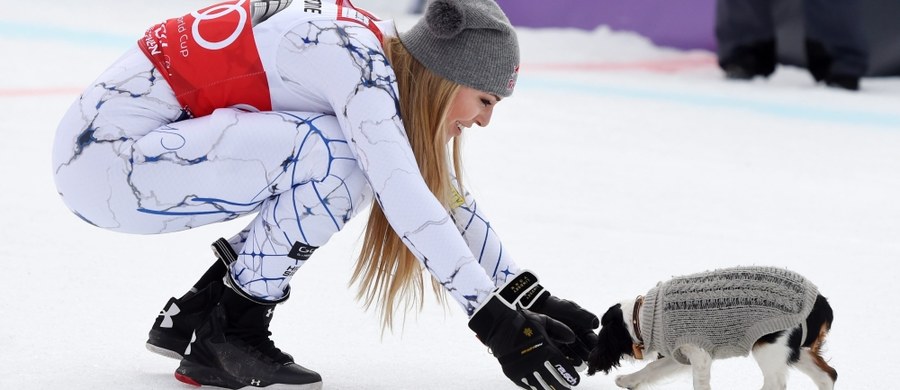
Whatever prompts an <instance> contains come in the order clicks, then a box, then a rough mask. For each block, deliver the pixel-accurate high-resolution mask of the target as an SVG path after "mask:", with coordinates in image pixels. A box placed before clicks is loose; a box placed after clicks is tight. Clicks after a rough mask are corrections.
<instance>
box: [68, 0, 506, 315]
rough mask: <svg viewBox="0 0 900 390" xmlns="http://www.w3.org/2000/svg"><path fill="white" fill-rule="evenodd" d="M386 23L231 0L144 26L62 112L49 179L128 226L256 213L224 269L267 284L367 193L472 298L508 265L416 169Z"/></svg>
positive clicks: (456, 290)
mask: <svg viewBox="0 0 900 390" xmlns="http://www.w3.org/2000/svg"><path fill="white" fill-rule="evenodd" d="M272 4H276V5H278V7H269V9H265V7H263V6H267V7H268V6H271V5H272ZM273 10H277V11H278V12H273ZM382 34H387V35H392V36H393V35H395V34H396V32H395V29H394V26H393V24H392V23H391V22H390V21H380V20H377V19H376V18H374V17H373V16H372V15H370V14H368V13H366V12H364V11H362V10H358V9H356V8H353V7H352V5H350V4H349V2H347V1H341V0H338V1H337V3H336V4H335V3H333V2H321V3H320V2H310V1H306V2H303V1H293V2H291V1H287V0H280V1H279V0H269V1H265V0H253V1H251V0H233V1H228V2H225V3H220V4H217V5H214V6H210V7H207V8H204V9H201V10H198V11H195V12H192V13H191V14H188V15H185V16H184V17H181V18H173V19H169V20H167V21H166V22H163V23H160V24H159V25H156V26H153V27H151V28H150V29H148V31H147V34H146V36H145V37H143V38H141V39H140V40H139V41H138V45H137V47H135V48H133V49H131V50H130V51H128V52H126V53H125V54H124V55H123V56H122V57H121V58H119V59H118V60H117V61H116V62H115V63H114V64H113V65H112V66H110V67H109V69H107V70H106V71H105V72H104V73H103V74H102V75H101V76H100V77H99V78H98V79H97V80H96V81H94V82H93V83H92V84H91V85H90V86H89V87H88V88H87V89H86V90H85V91H84V92H83V93H82V95H81V96H80V97H79V98H78V100H77V101H75V102H74V103H73V105H72V106H71V108H70V109H69V110H68V112H67V113H66V114H65V116H64V118H63V119H62V121H61V123H60V125H59V128H58V130H57V134H56V138H55V141H54V146H53V170H54V172H53V173H54V176H55V181H56V185H57V189H58V192H59V194H60V195H61V196H62V198H63V200H64V202H65V203H66V205H67V206H68V207H69V209H71V210H72V211H73V212H74V213H75V214H76V215H78V216H79V217H80V218H82V219H83V220H85V221H86V222H88V223H91V224H93V225H95V226H98V227H102V228H105V229H110V230H115V231H121V232H128V233H138V234H156V233H166V232H175V231H181V230H185V229H189V228H192V227H196V226H200V225H205V224H210V223H215V222H221V221H228V220H232V219H234V218H237V217H240V216H244V215H250V214H255V215H254V217H253V220H252V221H251V222H250V224H249V226H247V227H246V229H244V230H243V231H241V232H240V233H238V234H236V235H235V236H233V237H231V239H230V240H229V242H230V243H231V245H232V247H233V248H234V249H235V252H237V254H238V259H237V261H236V262H235V263H233V264H232V266H231V269H230V272H231V277H232V278H233V280H234V281H235V282H236V284H237V285H238V286H239V287H240V288H241V289H242V290H244V291H245V292H246V293H248V294H250V295H251V296H253V297H255V298H258V299H261V300H269V301H274V300H278V299H280V298H283V297H284V294H285V292H286V289H287V287H288V283H289V281H290V279H291V276H293V275H294V272H296V270H297V269H298V268H299V267H300V266H302V265H303V264H304V263H305V261H306V260H307V256H298V255H297V253H292V251H291V250H292V248H294V249H296V247H297V246H301V247H304V248H306V247H319V246H322V245H324V244H325V243H326V242H327V241H328V239H329V238H330V237H331V236H332V235H333V234H334V233H336V232H337V231H339V230H341V229H342V228H343V227H344V224H345V223H346V222H347V221H348V220H350V219H351V218H352V217H353V216H355V215H356V214H357V213H359V212H360V211H361V210H363V209H364V208H365V207H367V206H368V205H370V204H371V203H372V201H373V199H374V200H375V201H378V202H379V203H380V205H381V207H382V209H383V210H384V214H385V215H386V217H387V219H388V221H389V223H390V225H391V226H392V227H393V229H394V230H395V231H396V232H397V233H398V234H399V235H400V237H401V238H402V240H403V242H404V243H405V244H406V245H407V247H408V248H409V249H410V250H411V251H412V253H413V254H415V255H416V257H417V258H418V259H419V260H421V261H422V263H423V264H424V266H425V267H426V269H427V270H428V271H429V272H430V273H431V274H432V275H433V276H434V277H435V278H436V279H437V280H438V281H439V282H440V283H441V284H442V285H443V286H444V287H445V288H446V290H447V292H448V293H449V294H450V295H451V296H452V297H453V298H454V299H455V300H456V301H457V302H459V304H460V305H461V306H462V307H463V308H464V309H465V310H466V311H467V313H469V314H470V315H471V314H472V313H473V312H474V310H475V309H476V308H477V307H478V306H480V304H481V303H482V302H483V301H484V300H485V299H486V298H487V297H488V295H489V294H490V293H491V291H492V290H493V289H494V288H495V287H496V286H499V285H502V284H503V283H504V282H505V281H506V280H507V278H509V277H510V276H511V275H515V274H516V273H518V272H519V268H518V267H517V266H516V264H515V263H514V262H513V261H512V259H511V258H510V256H509V255H508V254H507V252H506V251H505V250H504V249H503V246H502V244H501V242H500V240H499V239H498V237H497V235H496V233H495V232H494V231H493V229H492V228H491V225H490V223H489V221H488V219H487V218H485V216H484V214H483V212H482V210H481V208H480V207H479V206H478V204H477V203H476V202H475V200H474V199H473V198H472V197H471V196H470V194H468V193H464V194H463V196H462V198H463V199H460V200H459V201H458V202H456V203H454V204H453V205H452V207H451V210H450V212H449V213H448V211H447V209H446V208H445V207H443V206H442V205H441V204H440V203H439V202H438V201H437V199H436V198H435V197H434V196H433V195H432V193H431V192H430V191H429V189H428V187H427V186H426V184H425V182H424V180H423V179H422V176H421V174H420V173H419V170H418V168H417V165H416V161H415V157H414V156H413V153H412V149H411V148H410V146H409V142H408V140H407V138H406V133H405V130H404V127H403V123H402V121H401V119H400V112H399V100H398V96H397V85H396V79H395V77H394V72H393V69H392V68H391V67H390V65H389V64H388V63H387V60H386V59H385V56H384V52H383V49H382V46H381V38H382ZM295 252H296V250H295Z"/></svg>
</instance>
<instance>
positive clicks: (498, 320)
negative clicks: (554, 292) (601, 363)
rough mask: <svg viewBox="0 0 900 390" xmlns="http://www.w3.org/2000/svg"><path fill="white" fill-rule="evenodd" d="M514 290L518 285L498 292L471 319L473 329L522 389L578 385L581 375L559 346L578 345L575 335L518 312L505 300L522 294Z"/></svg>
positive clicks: (551, 322) (542, 318) (553, 323)
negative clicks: (506, 297) (575, 343)
mask: <svg viewBox="0 0 900 390" xmlns="http://www.w3.org/2000/svg"><path fill="white" fill-rule="evenodd" d="M510 289H516V286H515V285H513V284H512V283H510V284H508V285H507V286H504V287H503V288H502V289H500V290H498V291H495V292H494V293H493V294H492V295H491V297H490V299H488V300H487V301H486V302H485V303H484V304H483V305H482V306H481V307H480V308H479V309H478V311H476V312H475V314H474V315H473V316H472V318H471V319H470V320H469V328H470V329H472V330H473V331H475V334H476V335H478V338H479V339H480V340H481V342H482V343H484V345H487V346H488V348H490V350H491V352H492V353H493V354H494V357H496V358H497V360H498V361H500V366H501V367H503V373H504V374H505V375H506V377H508V378H509V379H510V380H512V381H513V383H515V384H516V385H518V386H519V387H521V388H524V389H538V390H552V389H555V390H561V389H565V388H570V387H574V386H577V385H578V382H579V381H580V377H579V376H578V372H577V371H575V367H573V366H572V364H571V363H570V362H569V359H567V358H566V356H565V355H564V354H563V353H562V352H561V351H560V349H559V347H558V346H559V345H565V344H571V343H573V342H575V340H576V336H575V333H573V332H572V330H571V329H569V327H567V326H566V325H564V324H563V323H561V322H559V321H557V320H554V319H552V318H550V317H547V316H545V315H543V314H538V313H534V312H531V311H528V310H524V309H517V308H516V306H515V305H514V304H513V303H511V302H510V301H508V300H506V299H504V298H503V297H504V296H512V295H516V296H517V295H519V294H517V293H514V292H511V291H510Z"/></svg>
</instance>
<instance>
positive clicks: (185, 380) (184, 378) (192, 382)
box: [175, 372, 200, 387]
mask: <svg viewBox="0 0 900 390" xmlns="http://www.w3.org/2000/svg"><path fill="white" fill-rule="evenodd" d="M175 379H177V380H178V381H179V382H182V383H187V384H189V385H191V386H195V387H200V384H199V383H197V381H195V380H193V379H191V378H190V377H188V376H185V375H181V374H179V373H177V372H176V373H175Z"/></svg>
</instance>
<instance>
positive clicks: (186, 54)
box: [138, 0, 272, 117]
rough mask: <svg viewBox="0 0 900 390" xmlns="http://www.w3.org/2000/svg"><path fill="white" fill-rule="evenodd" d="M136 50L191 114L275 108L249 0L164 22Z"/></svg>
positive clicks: (145, 37) (150, 30)
mask: <svg viewBox="0 0 900 390" xmlns="http://www.w3.org/2000/svg"><path fill="white" fill-rule="evenodd" d="M138 46H140V48H141V50H142V51H143V52H144V54H145V55H147V58H149V59H150V61H152V62H153V64H154V65H155V66H156V68H157V69H158V70H159V71H160V72H161V73H162V74H163V77H165V79H166V81H168V82H169V85H171V87H172V90H173V91H175V97H176V98H177V99H178V102H179V103H181V105H182V106H183V107H184V108H185V109H186V110H187V111H188V112H189V113H190V114H191V115H192V116H195V117H197V116H204V115H208V114H210V113H212V112H213V110H215V109H217V108H224V107H232V106H238V107H240V108H244V109H247V110H251V111H270V110H272V99H271V97H270V96H269V83H268V80H267V79H266V73H265V72H264V71H263V65H262V61H261V60H260V59H259V53H258V51H257V49H256V45H255V43H254V39H253V29H252V24H251V18H250V1H249V0H236V1H226V2H223V3H219V4H215V5H211V6H209V7H206V8H203V9H200V10H197V11H194V12H191V13H190V14H187V15H185V16H182V17H180V18H174V19H169V20H166V21H165V22H163V23H160V24H157V25H155V26H153V27H150V28H149V29H148V30H147V32H146V33H145V34H144V37H143V38H141V39H140V40H139V41H138Z"/></svg>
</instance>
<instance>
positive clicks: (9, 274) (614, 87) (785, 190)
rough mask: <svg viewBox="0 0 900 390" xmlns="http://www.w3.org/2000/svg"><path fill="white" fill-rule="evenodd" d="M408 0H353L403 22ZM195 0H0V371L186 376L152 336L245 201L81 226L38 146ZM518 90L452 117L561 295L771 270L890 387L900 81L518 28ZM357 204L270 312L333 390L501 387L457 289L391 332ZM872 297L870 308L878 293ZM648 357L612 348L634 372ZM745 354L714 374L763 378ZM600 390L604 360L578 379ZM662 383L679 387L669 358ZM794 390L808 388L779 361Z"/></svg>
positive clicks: (169, 380)
mask: <svg viewBox="0 0 900 390" xmlns="http://www.w3.org/2000/svg"><path fill="white" fill-rule="evenodd" d="M401 3H405V2H388V1H387V0H383V1H379V0H368V1H364V0H358V1H357V5H359V6H361V7H370V8H372V9H375V10H379V9H383V10H386V11H387V12H382V13H381V15H382V16H383V17H390V16H394V17H397V18H398V22H399V25H400V27H401V29H405V28H406V27H408V26H409V25H411V23H412V22H413V21H414V20H415V19H414V17H411V16H409V15H404V14H403V10H404V9H405V7H406V5H405V4H401ZM204 4H206V2H204V1H198V0H190V1H178V2H176V1H160V2H154V3H148V2H144V1H137V0H118V1H112V0H85V1H78V2H62V1H58V2H54V1H51V2H43V3H41V2H38V3H35V2H23V1H13V0H0V9H3V11H2V13H0V52H2V53H3V54H2V57H3V58H4V60H3V61H0V75H2V76H0V118H2V119H0V135H2V142H0V167H2V168H0V175H2V176H0V177H2V183H3V184H2V186H3V187H2V188H3V189H2V191H0V205H2V208H0V216H2V224H0V237H4V238H5V240H4V243H3V244H2V245H0V260H2V269H3V271H4V272H3V277H2V281H0V286H2V287H0V293H2V297H0V389H74V390H84V389H119V388H127V389H186V388H188V387H187V386H186V385H183V384H181V383H179V382H176V381H175V380H174V379H173V376H172V373H173V370H174V369H175V367H176V366H177V361H174V360H169V359H165V358H162V357H159V356H157V355H154V354H151V353H149V352H147V351H145V350H144V345H143V344H144V340H145V338H146V334H147V333H146V332H147V330H148V329H149V327H150V325H151V324H152V322H153V320H154V317H155V316H156V314H157V313H158V311H159V310H160V309H161V308H162V305H163V304H164V303H165V301H166V299H168V298H169V296H171V295H180V294H182V293H183V292H184V291H185V290H186V289H187V288H188V287H189V286H190V285H191V284H192V283H193V282H194V280H195V279H196V278H197V277H198V276H199V275H200V274H201V273H202V272H203V271H204V270H205V269H206V267H207V266H208V264H209V263H210V262H211V261H212V256H211V253H210V251H209V249H208V248H209V243H210V242H212V241H213V240H214V239H215V238H217V237H220V236H230V235H231V234H232V233H234V232H235V231H236V230H237V229H239V228H240V227H241V226H243V225H244V224H245V223H246V220H238V221H233V222H231V223H227V224H220V225H213V226H207V227H203V228H198V229H195V230H192V231H189V232H184V233H178V234H170V235H161V236H136V235H125V234H119V233H111V232H107V231H103V230H100V229H96V228H93V227H91V226H89V225H87V224H85V223H84V222H82V221H81V220H79V219H78V218H76V217H75V216H74V215H72V214H70V213H69V212H68V210H67V209H66V208H65V206H64V205H63V204H62V202H61V201H60V200H59V199H58V196H57V195H56V194H55V193H54V185H53V182H52V180H53V179H52V174H51V169H50V149H51V146H50V145H51V141H52V137H53V134H54V130H55V127H56V124H57V122H58V120H59V119H60V118H61V116H62V114H63V112H64V111H65V110H66V108H67V107H68V105H69V104H70V103H71V102H72V101H73V100H74V99H75V98H76V97H77V96H78V92H79V91H80V90H81V89H82V88H83V87H84V86H86V85H87V84H88V83H90V82H91V81H92V80H93V79H94V78H95V77H96V76H97V75H99V74H100V72H101V71H103V70H104V69H105V68H106V67H107V66H108V64H109V63H111V62H112V61H113V60H114V59H115V58H117V57H118V56H119V55H120V54H121V53H122V52H123V51H124V50H125V49H126V48H127V47H128V46H129V45H131V44H132V42H134V41H136V40H137V38H138V37H139V36H140V35H141V34H142V32H143V30H144V29H145V28H146V27H148V26H149V25H150V24H152V23H155V22H158V21H160V20H162V19H164V18H166V17H171V16H175V15H180V14H183V13H186V12H188V11H190V10H192V9H194V8H196V7H198V6H202V5H204ZM520 37H521V40H522V51H523V66H522V71H521V75H520V78H519V86H518V88H517V90H516V93H515V95H514V96H513V97H512V98H511V99H508V100H506V101H504V102H503V104H500V105H499V106H498V107H497V109H496V110H495V116H494V119H493V121H492V123H491V126H490V127H489V128H487V129H477V128H476V129H471V130H469V131H467V134H466V137H467V141H466V156H467V165H466V166H467V172H468V176H467V183H468V185H469V186H470V187H471V188H472V189H473V191H474V193H475V194H476V195H477V196H478V198H479V200H480V203H481V205H483V206H485V207H486V208H488V210H489V211H490V214H489V215H490V216H491V217H492V220H493V222H494V226H495V228H496V229H497V230H498V232H499V233H500V234H501V236H502V237H503V239H504V243H505V244H506V248H507V249H508V250H509V251H511V253H513V254H514V256H515V258H516V259H517V261H518V262H519V263H520V264H521V265H522V266H524V267H527V268H530V269H532V270H534V271H535V272H536V273H537V274H538V275H539V276H540V277H541V278H542V279H543V283H544V285H545V286H547V287H548V288H549V289H550V290H551V291H552V292H553V293H554V294H556V295H559V296H562V297H567V298H571V299H573V300H576V301H577V302H579V303H580V304H581V305H583V306H584V307H586V308H588V309H591V310H593V311H594V312H596V313H597V314H598V315H599V314H602V313H603V312H604V311H605V310H606V308H607V307H609V306H610V305H612V304H614V303H616V302H618V301H619V300H622V299H625V298H631V297H634V296H635V295H637V294H640V293H643V292H645V291H646V290H647V289H649V288H650V287H652V286H653V285H654V284H655V283H656V282H657V281H660V280H664V279H667V278H669V277H671V276H674V275H680V274H685V273H692V272H697V271H703V270H708V269H713V268H719V267H726V266H733V265H751V264H759V265H777V266H784V267H788V268H791V269H794V270H796V271H799V272H801V273H803V274H805V275H806V276H808V277H809V278H810V279H811V280H812V281H814V282H815V283H816V284H818V286H819V287H820V289H821V291H822V293H823V294H824V295H826V296H827V297H828V298H829V299H830V301H831V304H832V306H833V307H834V309H835V312H836V320H835V324H834V328H833V330H832V332H831V335H830V338H829V342H828V345H827V347H828V350H827V356H829V357H830V358H831V360H830V361H831V364H833V366H834V367H836V368H837V370H838V371H839V373H840V379H839V381H838V386H839V388H843V389H854V390H858V389H889V388H894V387H893V386H895V385H896V383H897V382H898V380H900V374H898V370H897V369H896V367H895V363H896V357H895V356H894V355H896V353H895V352H894V351H895V350H896V349H897V348H898V347H900V340H898V338H900V332H897V331H896V329H898V328H900V314H898V309H897V308H896V304H895V303H894V301H895V300H894V299H893V298H892V297H895V296H896V295H897V289H896V286H897V285H895V284H894V283H898V280H897V276H898V269H900V267H898V265H897V264H896V262H897V260H898V258H900V78H884V79H866V80H864V83H863V89H864V90H863V91H862V92H860V93H849V92H844V91H839V90H833V89H827V88H824V87H823V86H821V85H819V86H816V85H814V84H813V83H812V81H811V78H810V77H809V76H808V75H807V74H806V73H805V72H804V71H803V70H801V69H796V68H789V67H781V68H779V70H778V72H777V73H776V74H775V75H774V77H772V78H771V79H769V80H757V81H754V82H728V81H726V80H723V78H722V75H721V73H720V72H719V71H718V70H717V68H716V67H715V58H714V56H713V55H712V54H711V53H708V52H702V51H697V52H684V51H675V50H669V49H662V48H657V47H654V46H653V45H652V44H650V43H649V42H648V41H646V40H645V39H643V38H641V37H639V36H636V35H633V34H629V33H622V32H614V31H609V30H607V29H602V28H601V29H598V30H596V31H594V32H583V31H576V30H565V29H558V30H525V29H522V30H521V31H520ZM361 222H362V218H358V219H357V220H356V221H354V223H352V224H351V225H349V227H348V228H347V229H346V231H345V232H342V233H341V234H339V235H337V236H336V237H335V238H334V239H333V241H332V242H333V245H328V246H327V247H325V248H322V249H320V250H319V251H317V252H316V256H315V257H314V258H313V260H311V261H310V262H309V264H307V265H306V266H305V267H304V268H303V269H302V270H301V271H300V272H299V273H297V275H296V276H295V278H294V283H293V287H294V292H293V296H292V299H291V300H290V301H289V302H288V303H287V304H285V305H282V306H280V307H279V308H278V310H277V312H276V318H275V321H274V323H273V325H272V327H273V331H274V333H275V340H276V342H277V343H278V345H279V346H281V347H282V348H283V349H285V350H287V351H288V352H290V353H292V354H293V355H294V356H295V357H296V358H297V361H298V362H300V363H301V364H304V365H306V366H308V367H310V368H312V369H315V370H317V371H318V372H320V373H321V374H322V376H323V377H324V380H325V387H326V388H327V389H424V388H434V389H473V388H477V389H512V388H515V387H513V386H512V384H511V383H509V382H508V381H507V379H506V378H505V377H504V376H503V374H502V373H501V371H500V368H499V365H498V364H497V363H496V361H495V360H494V359H493V358H492V357H491V356H490V355H489V354H488V353H487V351H486V349H485V348H484V347H483V346H482V345H481V344H480V343H478V342H477V341H476V339H475V338H474V337H473V334H472V333H471V331H469V329H468V328H467V326H466V317H465V315H464V314H463V313H462V311H461V310H459V309H458V308H457V307H456V306H455V304H452V306H450V307H448V308H443V307H441V306H440V305H437V304H434V303H431V301H429V303H428V304H427V305H426V307H425V309H424V311H422V312H421V313H420V314H418V315H410V316H409V318H408V319H407V321H406V324H405V327H404V328H403V329H402V331H400V330H398V331H397V332H395V333H393V334H390V333H388V334H385V335H384V337H383V338H382V337H381V336H380V331H379V329H378V321H377V319H376V316H375V313H373V312H371V311H370V312H365V311H363V310H362V309H361V306H360V304H359V303H358V302H356V301H355V300H354V292H355V289H353V288H348V287H347V282H348V279H349V275H350V271H351V267H352V264H353V259H354V254H355V249H356V248H357V246H358V244H359V238H360V232H361V226H362V225H361ZM882 302H883V303H884V305H883V306H884V307H879V305H878V304H880V303H882ZM642 365H643V363H626V364H625V365H624V366H623V367H622V368H621V369H620V370H619V373H630V372H633V371H635V370H637V369H638V368H640V367H641V366H642ZM761 383H762V378H761V375H760V373H759V371H758V370H757V368H756V367H755V363H754V362H753V360H752V359H750V358H739V359H729V360H724V361H717V362H715V363H714V365H713V386H714V387H715V388H718V389H756V388H759V387H760V386H761ZM579 388H584V389H613V388H615V385H614V384H613V376H612V375H611V376H603V375H598V376H594V377H586V378H584V379H583V385H582V386H580V387H579ZM656 388H660V389H686V388H690V378H689V376H688V375H682V376H678V377H675V378H672V379H670V380H667V381H665V382H664V383H661V384H659V385H658V386H656ZM789 388H791V389H813V388H814V386H813V384H812V382H811V381H809V380H808V379H807V378H806V377H804V376H803V375H801V374H800V373H799V372H797V371H793V372H792V376H791V378H790V382H789Z"/></svg>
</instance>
